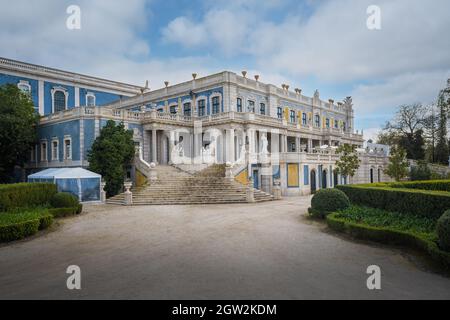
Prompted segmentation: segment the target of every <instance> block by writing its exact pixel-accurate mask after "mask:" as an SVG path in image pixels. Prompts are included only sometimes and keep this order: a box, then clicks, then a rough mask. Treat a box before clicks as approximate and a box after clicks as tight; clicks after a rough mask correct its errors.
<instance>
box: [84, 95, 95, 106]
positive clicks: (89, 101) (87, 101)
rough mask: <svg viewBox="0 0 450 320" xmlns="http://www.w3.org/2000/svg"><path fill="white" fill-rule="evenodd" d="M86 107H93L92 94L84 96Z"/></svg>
mask: <svg viewBox="0 0 450 320" xmlns="http://www.w3.org/2000/svg"><path fill="white" fill-rule="evenodd" d="M86 105H87V106H88V107H93V106H95V94H93V93H88V94H87V95H86Z"/></svg>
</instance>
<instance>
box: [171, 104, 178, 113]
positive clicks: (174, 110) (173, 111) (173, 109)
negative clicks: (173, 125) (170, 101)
mask: <svg viewBox="0 0 450 320" xmlns="http://www.w3.org/2000/svg"><path fill="white" fill-rule="evenodd" d="M169 111H170V113H171V114H176V113H177V105H172V106H170V107H169Z"/></svg>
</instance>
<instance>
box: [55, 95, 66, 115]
mask: <svg viewBox="0 0 450 320" xmlns="http://www.w3.org/2000/svg"><path fill="white" fill-rule="evenodd" d="M65 109H66V94H65V92H64V91H62V90H56V91H55V93H54V94H53V110H54V112H58V111H62V110H65Z"/></svg>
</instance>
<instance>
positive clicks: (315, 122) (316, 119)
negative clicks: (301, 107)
mask: <svg viewBox="0 0 450 320" xmlns="http://www.w3.org/2000/svg"><path fill="white" fill-rule="evenodd" d="M314 126H316V127H318V128H320V116H319V115H318V114H316V115H315V116H314Z"/></svg>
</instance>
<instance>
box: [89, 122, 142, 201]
mask: <svg viewBox="0 0 450 320" xmlns="http://www.w3.org/2000/svg"><path fill="white" fill-rule="evenodd" d="M134 153H135V149H134V142H133V132H132V131H131V130H126V129H125V127H124V125H123V123H120V124H118V125H116V123H115V122H114V121H113V120H108V122H107V123H106V126H104V127H103V128H102V129H101V130H100V135H99V136H98V137H97V138H96V139H95V141H94V143H93V144H92V148H91V150H89V152H88V160H89V168H90V169H91V170H92V171H94V172H97V173H98V174H101V175H102V177H103V179H104V180H105V182H106V185H105V191H106V195H107V196H108V197H110V196H113V195H116V194H117V193H119V191H120V190H121V188H122V186H123V181H124V179H125V174H126V167H127V166H128V165H129V164H130V162H131V160H132V159H133V157H134Z"/></svg>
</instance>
